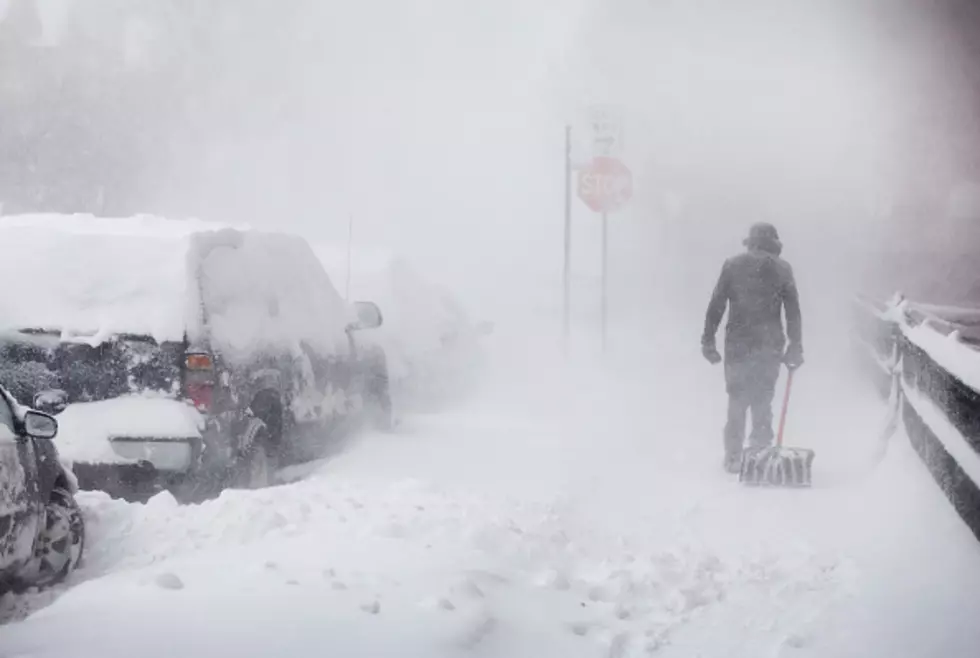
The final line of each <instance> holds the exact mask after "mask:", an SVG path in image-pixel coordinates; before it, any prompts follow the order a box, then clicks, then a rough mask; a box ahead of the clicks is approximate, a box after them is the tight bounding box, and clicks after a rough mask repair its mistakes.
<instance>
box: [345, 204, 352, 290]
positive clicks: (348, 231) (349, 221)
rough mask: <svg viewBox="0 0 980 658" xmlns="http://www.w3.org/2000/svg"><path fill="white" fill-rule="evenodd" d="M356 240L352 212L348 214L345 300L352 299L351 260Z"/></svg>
mask: <svg viewBox="0 0 980 658" xmlns="http://www.w3.org/2000/svg"><path fill="white" fill-rule="evenodd" d="M353 241H354V215H353V213H351V214H350V215H348V216H347V283H346V286H345V288H344V300H345V301H348V302H349V301H350V260H351V243H352V242H353Z"/></svg>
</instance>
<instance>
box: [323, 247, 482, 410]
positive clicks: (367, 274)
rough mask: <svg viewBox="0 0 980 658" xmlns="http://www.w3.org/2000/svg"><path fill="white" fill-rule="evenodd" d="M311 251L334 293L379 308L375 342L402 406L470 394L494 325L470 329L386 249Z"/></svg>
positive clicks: (454, 305) (446, 297) (461, 311)
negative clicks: (381, 323)
mask: <svg viewBox="0 0 980 658" xmlns="http://www.w3.org/2000/svg"><path fill="white" fill-rule="evenodd" d="M313 249H314V251H315V252H316V255H317V256H318V257H319V258H320V262H321V263H322V264H323V267H324V268H325V269H326V270H327V272H328V273H329V274H330V276H331V278H332V279H333V280H334V281H335V282H337V285H338V287H341V288H347V287H348V286H349V292H350V294H351V295H352V296H353V297H355V298H369V299H373V300H375V301H377V302H378V303H379V304H380V305H381V308H382V309H383V311H384V314H385V325H384V327H382V328H381V330H379V331H378V332H376V333H375V335H374V336H373V337H372V340H374V341H375V342H376V343H377V344H378V345H380V346H381V347H383V349H384V353H385V355H386V357H387V362H388V373H389V377H390V381H391V387H392V393H393V395H396V397H397V398H398V400H399V402H400V403H402V404H403V405H406V406H409V407H413V408H416V409H418V408H420V407H431V406H433V405H437V406H438V405H440V404H442V403H444V402H446V401H448V400H450V399H453V398H455V397H457V396H459V395H461V394H463V393H464V392H465V391H466V390H468V387H469V385H470V384H472V382H473V381H474V379H473V375H474V373H475V372H476V371H477V369H478V368H479V366H480V365H481V363H482V362H481V359H482V356H483V350H482V347H483V346H482V339H483V337H485V336H486V335H487V334H489V333H490V332H491V331H492V328H493V327H492V324H491V323H489V322H479V323H478V322H475V321H474V320H473V319H472V318H471V317H470V315H469V313H468V312H467V310H466V308H465V307H464V305H463V304H462V302H460V301H459V299H458V298H457V297H456V296H455V295H454V294H453V293H452V292H451V291H450V290H448V289H447V288H445V287H443V286H440V285H438V284H436V283H434V282H432V281H430V280H429V279H427V278H426V277H425V276H424V275H423V274H422V273H421V272H419V270H418V269H417V268H415V267H414V266H413V265H412V264H411V263H410V262H409V261H408V259H406V258H404V257H403V256H400V255H398V254H396V253H393V252H391V251H390V250H388V249H385V248H379V247H358V248H355V249H353V250H351V252H350V253H349V254H348V250H347V249H346V247H342V246H339V245H332V244H327V243H319V244H315V245H314V246H313ZM348 277H349V279H348Z"/></svg>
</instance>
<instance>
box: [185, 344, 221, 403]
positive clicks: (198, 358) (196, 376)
mask: <svg viewBox="0 0 980 658" xmlns="http://www.w3.org/2000/svg"><path fill="white" fill-rule="evenodd" d="M184 368H185V372H184V395H186V396H187V399H188V400H190V402H191V404H193V405H194V407H195V408H196V409H197V410H198V411H204V412H207V411H210V410H211V404H212V403H213V402H214V360H213V359H212V358H211V355H210V354H207V353H206V352H190V353H188V354H187V355H185V356H184Z"/></svg>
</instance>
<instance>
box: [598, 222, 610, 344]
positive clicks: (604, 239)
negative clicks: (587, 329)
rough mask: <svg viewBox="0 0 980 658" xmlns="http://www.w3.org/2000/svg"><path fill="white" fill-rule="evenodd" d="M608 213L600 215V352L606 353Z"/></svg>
mask: <svg viewBox="0 0 980 658" xmlns="http://www.w3.org/2000/svg"><path fill="white" fill-rule="evenodd" d="M608 295H609V213H607V212H603V213H602V303H601V307H602V308H601V310H600V316H601V319H600V323H601V327H602V351H603V353H605V351H606V316H607V314H608V309H609V306H608V304H609V302H608V299H609V297H608Z"/></svg>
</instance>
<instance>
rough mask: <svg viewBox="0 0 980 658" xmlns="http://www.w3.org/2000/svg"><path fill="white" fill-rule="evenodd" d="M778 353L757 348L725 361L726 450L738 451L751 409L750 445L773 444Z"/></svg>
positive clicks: (740, 448) (739, 451) (728, 453)
mask: <svg viewBox="0 0 980 658" xmlns="http://www.w3.org/2000/svg"><path fill="white" fill-rule="evenodd" d="M781 361H782V360H781V358H780V354H779V353H772V352H756V353H752V354H748V355H746V356H744V357H741V358H738V359H735V360H731V359H728V360H726V362H725V388H726V389H727V391H728V422H727V423H726V424H725V454H727V455H737V454H739V453H741V451H742V447H743V444H744V443H745V421H746V414H747V412H749V411H750V410H751V412H752V431H751V433H750V434H749V444H750V445H751V446H752V447H764V446H769V445H772V442H773V431H772V399H773V397H774V395H775V393H776V380H777V379H778V378H779V367H780V364H781Z"/></svg>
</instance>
